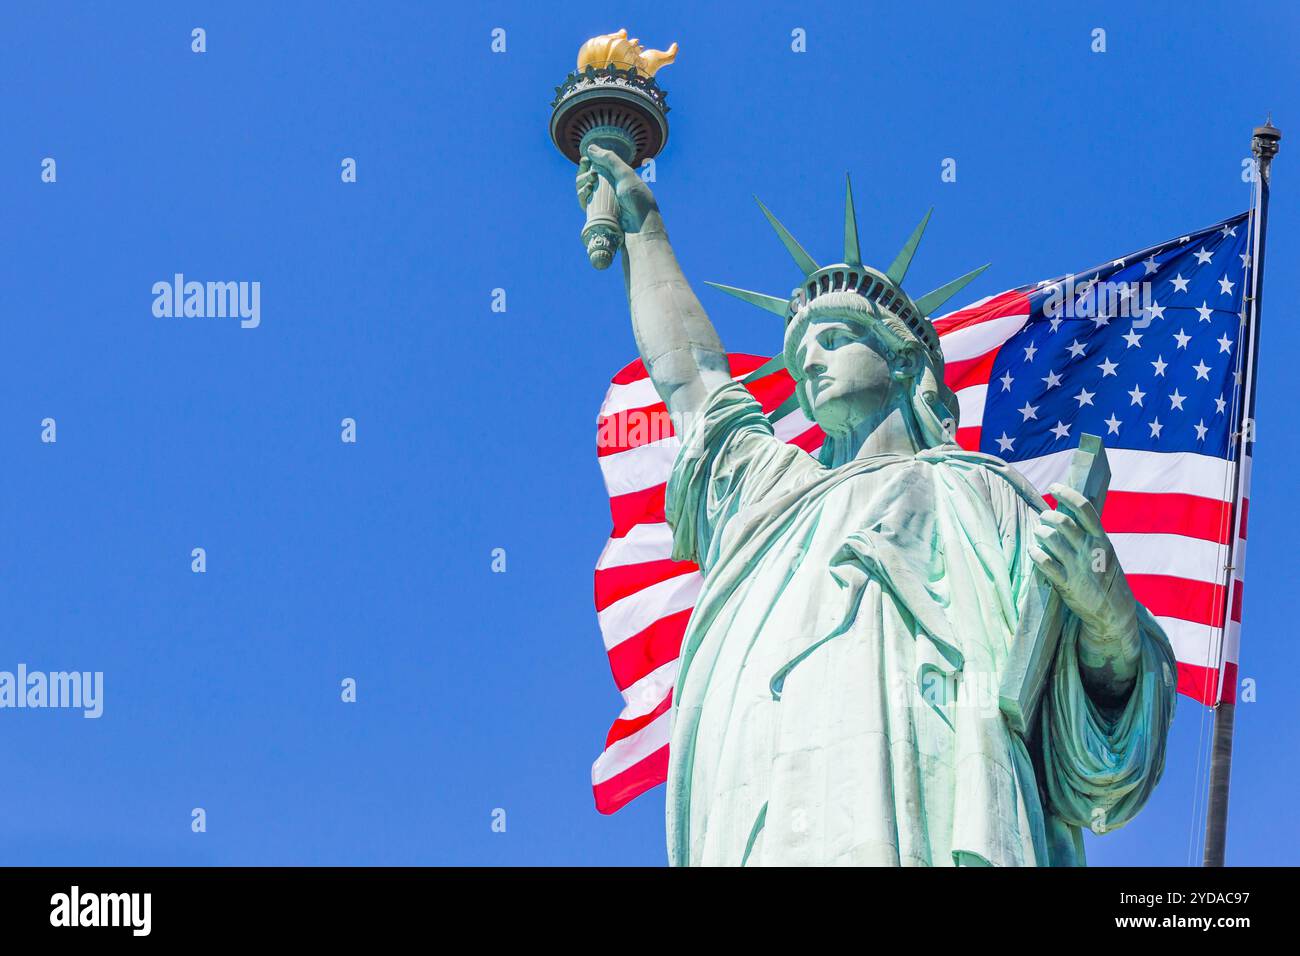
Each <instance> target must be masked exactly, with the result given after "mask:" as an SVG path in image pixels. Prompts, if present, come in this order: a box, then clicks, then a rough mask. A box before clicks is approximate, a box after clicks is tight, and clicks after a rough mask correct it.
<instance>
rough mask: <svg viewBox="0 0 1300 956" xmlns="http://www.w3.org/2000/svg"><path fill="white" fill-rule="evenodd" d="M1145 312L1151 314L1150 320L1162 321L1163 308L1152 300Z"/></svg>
mask: <svg viewBox="0 0 1300 956" xmlns="http://www.w3.org/2000/svg"><path fill="white" fill-rule="evenodd" d="M1146 311H1147V312H1149V313H1150V314H1151V318H1153V319H1163V318H1164V317H1165V307H1164V306H1163V305H1161V304H1160V303H1158V302H1156V301H1155V300H1154V299H1153V300H1152V301H1151V304H1150V305H1149V306H1147V307H1146Z"/></svg>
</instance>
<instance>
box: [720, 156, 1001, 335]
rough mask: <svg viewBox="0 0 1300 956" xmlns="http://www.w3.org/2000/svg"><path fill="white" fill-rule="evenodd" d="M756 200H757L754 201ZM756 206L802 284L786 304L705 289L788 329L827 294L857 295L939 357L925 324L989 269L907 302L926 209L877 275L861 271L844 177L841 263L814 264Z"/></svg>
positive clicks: (850, 188)
mask: <svg viewBox="0 0 1300 956" xmlns="http://www.w3.org/2000/svg"><path fill="white" fill-rule="evenodd" d="M755 199H756V200H757V197H755ZM758 205H759V208H760V209H762V210H763V215H764V216H766V217H767V221H768V222H769V223H771V224H772V228H773V229H775V230H776V234H777V235H778V236H779V237H780V238H781V242H782V243H783V244H784V245H785V247H786V249H787V250H788V251H789V253H790V255H791V257H793V259H794V261H795V264H796V265H798V266H799V268H800V269H801V270H802V271H803V274H804V279H803V282H802V283H800V285H799V286H798V287H796V288H795V289H794V290H793V291H792V292H791V294H790V297H789V298H785V299H783V298H779V297H777V296H771V295H764V294H763V293H761V292H750V291H749V290H747V289H737V288H735V287H734V286H728V285H721V284H719V283H717V282H709V283H707V284H708V285H711V286H713V287H714V288H715V289H721V290H722V291H723V292H726V293H728V294H730V295H734V296H735V297H736V298H738V299H741V300H743V301H745V302H748V303H749V304H750V305H756V306H758V307H759V308H760V309H764V310H766V311H768V312H771V313H773V314H775V315H780V316H783V317H784V318H785V322H786V326H787V327H788V326H789V324H790V322H792V321H793V320H794V317H795V316H796V315H797V314H798V313H799V311H800V310H801V309H803V308H804V307H805V306H806V305H808V303H810V302H812V301H813V300H815V299H816V298H817V297H818V296H821V295H825V294H826V293H828V292H856V293H857V294H858V295H860V296H862V297H863V298H865V299H866V300H867V301H869V302H871V303H873V304H874V305H876V306H877V307H878V308H880V309H883V310H884V311H886V312H889V313H890V314H891V315H893V316H895V317H896V318H897V319H898V320H899V321H901V322H902V323H903V324H904V325H905V326H907V328H908V329H910V330H911V331H912V333H913V334H914V335H915V336H916V337H917V338H918V339H919V340H920V341H921V342H922V343H923V344H924V345H925V346H926V347H927V348H930V349H933V350H935V351H936V352H938V351H939V337H938V335H937V334H936V333H935V330H934V326H933V325H932V324H931V323H930V321H929V316H930V315H931V314H933V313H934V312H935V310H937V309H938V308H939V307H940V306H941V305H943V304H944V303H945V302H947V301H948V300H949V299H951V298H952V297H953V296H954V295H956V294H957V293H958V292H960V291H961V290H962V289H964V288H965V287H966V286H967V284H969V283H970V282H971V280H973V279H974V278H975V277H976V276H978V275H979V274H980V273H981V272H983V271H984V270H985V269H987V268H988V265H982V266H980V267H979V268H978V269H975V270H973V271H971V272H968V273H966V274H965V275H964V276H961V277H960V278H957V279H953V280H952V281H951V282H948V283H946V284H944V285H941V286H940V287H939V288H937V289H935V290H934V291H933V292H927V293H926V294H925V295H923V296H921V297H920V298H919V299H915V300H914V299H912V297H911V296H909V295H908V294H907V293H906V292H904V291H903V278H904V277H905V276H906V275H907V270H908V267H909V266H911V264H912V257H913V256H914V255H916V248H917V246H918V245H920V243H921V236H922V235H923V234H924V233H925V227H926V225H927V224H928V223H929V222H930V214H931V213H932V212H934V210H933V209H931V210H930V211H929V212H927V213H926V214H925V217H924V218H923V219H922V220H921V222H920V224H919V225H918V226H917V227H916V228H915V229H914V230H913V231H912V235H911V237H910V238H909V239H908V240H907V242H906V243H905V244H904V246H903V248H902V249H901V250H899V253H898V255H897V256H895V257H894V261H893V263H892V264H891V265H890V266H889V268H888V269H886V270H885V271H884V272H880V271H879V270H877V269H873V268H871V267H870V266H866V265H863V264H862V255H861V253H860V252H859V248H858V220H857V214H856V213H855V212H854V209H853V184H852V182H850V181H849V179H848V176H847V174H846V176H845V199H844V261H843V262H837V263H835V264H834V265H828V266H822V265H818V264H817V262H816V260H814V259H813V257H812V256H810V255H809V254H808V253H807V251H805V249H804V247H803V246H801V245H800V244H799V242H798V240H796V239H795V238H794V236H792V235H790V231H789V230H788V229H786V228H785V226H783V225H782V224H781V221H780V220H779V219H777V218H776V216H774V215H772V213H771V212H770V211H769V210H768V208H767V207H766V206H764V205H763V203H762V201H761V200H758Z"/></svg>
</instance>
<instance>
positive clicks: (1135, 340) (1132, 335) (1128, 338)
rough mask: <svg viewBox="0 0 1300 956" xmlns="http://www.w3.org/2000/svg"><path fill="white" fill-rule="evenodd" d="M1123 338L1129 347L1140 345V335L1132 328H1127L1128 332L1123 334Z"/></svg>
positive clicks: (1139, 346) (1138, 346)
mask: <svg viewBox="0 0 1300 956" xmlns="http://www.w3.org/2000/svg"><path fill="white" fill-rule="evenodd" d="M1123 339H1124V341H1125V342H1127V343H1128V347H1129V348H1141V347H1142V336H1141V335H1139V334H1138V333H1137V332H1135V331H1134V330H1133V329H1129V330H1128V333H1127V334H1126V335H1124V336H1123Z"/></svg>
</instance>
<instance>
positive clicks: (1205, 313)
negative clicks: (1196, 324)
mask: <svg viewBox="0 0 1300 956" xmlns="http://www.w3.org/2000/svg"><path fill="white" fill-rule="evenodd" d="M1196 311H1197V312H1199V313H1201V321H1202V322H1208V321H1210V316H1211V315H1212V314H1213V313H1214V310H1213V309H1211V308H1210V307H1209V306H1207V305H1206V304H1205V300H1204V299H1202V300H1201V307H1200V308H1199V309H1197V310H1196Z"/></svg>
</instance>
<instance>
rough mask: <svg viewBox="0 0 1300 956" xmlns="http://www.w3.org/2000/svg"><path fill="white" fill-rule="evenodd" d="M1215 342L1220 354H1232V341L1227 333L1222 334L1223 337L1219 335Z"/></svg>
mask: <svg viewBox="0 0 1300 956" xmlns="http://www.w3.org/2000/svg"><path fill="white" fill-rule="evenodd" d="M1215 341H1217V342H1218V343H1219V351H1220V352H1227V353H1228V354H1230V355H1231V354H1232V339H1230V338H1228V333H1227V332H1224V333H1223V335H1221V336H1220V337H1219V338H1218V339H1216V340H1215Z"/></svg>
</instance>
